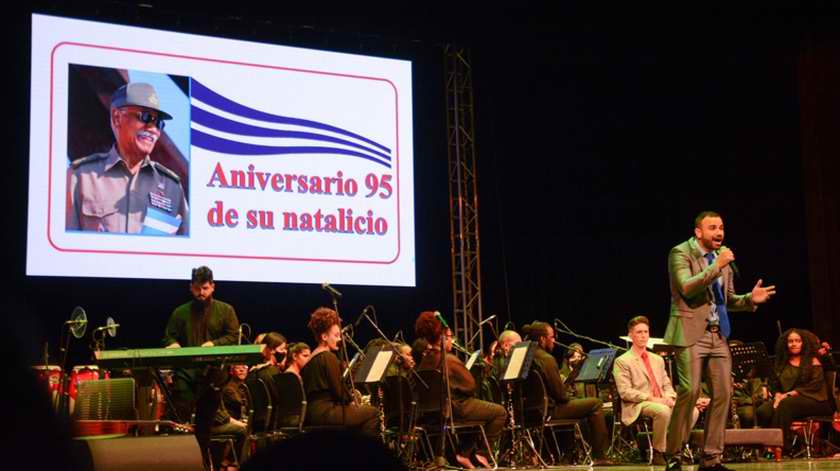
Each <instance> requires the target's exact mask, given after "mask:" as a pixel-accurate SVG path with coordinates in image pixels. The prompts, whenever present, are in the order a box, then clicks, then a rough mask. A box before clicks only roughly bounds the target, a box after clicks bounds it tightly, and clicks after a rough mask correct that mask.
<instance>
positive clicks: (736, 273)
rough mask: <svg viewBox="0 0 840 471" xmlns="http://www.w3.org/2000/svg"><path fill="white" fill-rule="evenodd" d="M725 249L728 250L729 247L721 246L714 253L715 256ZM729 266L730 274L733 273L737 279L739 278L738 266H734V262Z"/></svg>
mask: <svg viewBox="0 0 840 471" xmlns="http://www.w3.org/2000/svg"><path fill="white" fill-rule="evenodd" d="M725 249H729V247H727V246H725V245H721V246H720V248H719V249H717V250H716V251H715V256H718V255H720V251H721V250H725ZM729 250H731V249H729ZM729 266H730V267H732V273H734V274H735V276H737V277H738V278H741V272H740V271H739V270H738V265H736V264H735V260H732V261H731V262H729Z"/></svg>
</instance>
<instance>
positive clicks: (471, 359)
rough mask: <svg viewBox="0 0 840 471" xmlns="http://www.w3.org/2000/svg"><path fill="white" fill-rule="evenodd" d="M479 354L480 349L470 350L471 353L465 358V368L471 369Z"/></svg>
mask: <svg viewBox="0 0 840 471" xmlns="http://www.w3.org/2000/svg"><path fill="white" fill-rule="evenodd" d="M480 354H481V350H476V351H474V352H472V355H470V357H469V358H468V359H467V364H466V365H465V366H466V367H467V369H468V370H469V369H471V368H472V367H473V365H474V364H475V361H476V360H477V359H478V356H479V355H480Z"/></svg>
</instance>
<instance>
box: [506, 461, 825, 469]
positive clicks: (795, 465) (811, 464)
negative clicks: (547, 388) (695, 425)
mask: <svg viewBox="0 0 840 471" xmlns="http://www.w3.org/2000/svg"><path fill="white" fill-rule="evenodd" d="M724 464H725V465H726V467H727V468H731V469H734V470H737V471H781V470H785V471H836V470H840V458H820V459H812V460H810V461H809V460H805V459H802V460H799V459H796V460H790V459H789V460H782V461H781V462H780V463H776V462H775V461H756V462H753V463H724ZM698 468H699V466H697V465H685V464H684V465H683V466H682V469H683V470H684V471H697V469H698ZM498 469H500V470H509V469H516V470H517V471H525V470H535V471H536V470H540V469H542V470H546V469H549V470H554V469H557V470H561V469H568V470H581V469H589V468H588V467H587V466H559V467H548V468H524V467H523V468H502V467H500V468H498ZM595 469H602V470H610V471H651V470H655V471H663V470H664V466H642V465H624V466H603V467H601V466H599V467H597V468H595Z"/></svg>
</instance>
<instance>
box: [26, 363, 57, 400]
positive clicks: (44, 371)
mask: <svg viewBox="0 0 840 471" xmlns="http://www.w3.org/2000/svg"><path fill="white" fill-rule="evenodd" d="M32 371H33V373H35V379H36V380H37V381H38V383H40V384H41V385H42V387H43V388H44V390H46V391H47V392H48V394H49V397H50V402H52V405H53V408H57V407H58V397H59V394H60V393H61V367H60V366H58V365H35V366H33V367H32Z"/></svg>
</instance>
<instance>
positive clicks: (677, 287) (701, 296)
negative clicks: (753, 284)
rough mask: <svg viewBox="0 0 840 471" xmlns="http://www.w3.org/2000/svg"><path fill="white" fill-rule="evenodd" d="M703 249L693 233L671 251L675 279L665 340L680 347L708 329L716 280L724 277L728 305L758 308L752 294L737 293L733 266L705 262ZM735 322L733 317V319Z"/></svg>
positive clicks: (739, 308)
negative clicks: (707, 322) (713, 284)
mask: <svg viewBox="0 0 840 471" xmlns="http://www.w3.org/2000/svg"><path fill="white" fill-rule="evenodd" d="M705 264H706V262H705V260H704V259H703V253H702V252H701V251H700V247H699V246H698V244H697V240H696V239H695V238H694V237H692V238H691V239H688V240H687V241H685V242H683V243H681V244H679V245H677V246H676V247H674V248H673V249H671V253H670V254H668V275H669V278H670V282H671V315H670V318H669V319H668V327H667V328H666V329H665V341H666V342H668V343H670V344H671V345H676V346H678V347H690V346H692V345H694V344H695V343H696V342H697V339H698V338H700V337H701V336H702V335H703V332H705V330H706V321H707V319H708V317H709V313H710V312H711V306H712V304H713V303H714V302H715V298H714V294H713V293H712V283H714V281H715V280H716V279H717V278H718V277H722V278H723V295H724V297H725V298H726V309H727V311H728V312H733V311H755V309H756V306H755V305H754V304H753V303H752V299H751V295H749V294H740V295H739V294H735V287H734V284H733V281H732V268H731V267H730V266H728V265H727V266H726V267H724V268H723V270H720V269H718V267H717V264H714V263H713V264H711V265H709V266H708V267H706V266H705ZM730 323H731V320H730Z"/></svg>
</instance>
